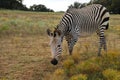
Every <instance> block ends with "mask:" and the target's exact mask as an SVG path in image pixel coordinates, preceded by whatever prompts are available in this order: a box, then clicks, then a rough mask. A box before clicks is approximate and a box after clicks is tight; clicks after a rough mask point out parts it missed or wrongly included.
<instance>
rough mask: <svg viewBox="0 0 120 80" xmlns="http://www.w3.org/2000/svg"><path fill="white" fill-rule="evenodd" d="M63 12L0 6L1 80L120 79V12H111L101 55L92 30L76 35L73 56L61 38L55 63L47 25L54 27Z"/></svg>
mask: <svg viewBox="0 0 120 80" xmlns="http://www.w3.org/2000/svg"><path fill="white" fill-rule="evenodd" d="M63 14H64V13H42V12H24V11H9V10H0V80H120V15H111V16H110V26H109V29H108V30H107V31H105V35H106V39H107V46H108V52H107V53H106V52H104V50H102V57H97V51H98V46H99V45H98V42H99V38H98V37H97V35H96V34H93V35H92V36H90V37H85V38H79V41H78V42H77V44H76V45H75V47H74V50H73V55H72V56H69V55H68V49H67V44H66V41H65V40H64V42H63V53H62V56H61V58H60V61H59V63H58V65H57V66H54V65H52V64H51V63H50V61H51V51H50V46H49V37H48V36H47V34H46V29H47V28H51V29H52V30H53V29H54V27H55V26H56V25H57V24H58V23H59V21H60V19H61V18H62V16H63Z"/></svg>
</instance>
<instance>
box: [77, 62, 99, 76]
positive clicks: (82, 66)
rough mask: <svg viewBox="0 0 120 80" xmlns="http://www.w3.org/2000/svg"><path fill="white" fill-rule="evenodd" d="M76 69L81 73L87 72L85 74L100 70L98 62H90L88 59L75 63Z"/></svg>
mask: <svg viewBox="0 0 120 80" xmlns="http://www.w3.org/2000/svg"><path fill="white" fill-rule="evenodd" d="M77 69H78V70H79V71H80V72H82V73H87V74H91V73H95V72H99V71H101V68H100V66H99V65H98V64H95V63H92V62H90V61H89V60H88V61H85V62H82V63H79V64H78V65H77Z"/></svg>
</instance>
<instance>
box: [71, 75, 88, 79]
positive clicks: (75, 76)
mask: <svg viewBox="0 0 120 80" xmlns="http://www.w3.org/2000/svg"><path fill="white" fill-rule="evenodd" d="M70 80H87V76H86V75H84V74H78V75H74V76H72V77H71V78H70Z"/></svg>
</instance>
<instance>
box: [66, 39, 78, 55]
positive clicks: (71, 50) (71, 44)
mask: <svg viewBox="0 0 120 80" xmlns="http://www.w3.org/2000/svg"><path fill="white" fill-rule="evenodd" d="M76 42H77V39H72V40H70V41H68V49H69V54H70V55H72V52H73V48H74V45H75V43H76Z"/></svg>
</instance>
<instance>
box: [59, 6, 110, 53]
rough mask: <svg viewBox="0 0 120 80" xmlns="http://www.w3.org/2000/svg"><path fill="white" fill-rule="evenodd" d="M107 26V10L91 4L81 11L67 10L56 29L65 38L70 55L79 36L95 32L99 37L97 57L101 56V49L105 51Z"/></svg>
mask: <svg viewBox="0 0 120 80" xmlns="http://www.w3.org/2000/svg"><path fill="white" fill-rule="evenodd" d="M108 26H109V12H108V11H107V9H106V8H105V7H103V6H102V5H100V4H93V5H89V6H87V7H84V8H81V9H68V10H67V11H66V13H65V14H64V16H63V18H62V20H61V21H60V24H59V25H58V27H57V29H58V30H61V32H62V36H66V40H67V41H68V46H69V52H70V54H71V53H72V49H73V46H74V44H75V43H76V42H77V40H78V37H79V36H86V35H90V34H92V33H94V32H96V33H97V34H98V36H99V37H100V47H99V51H98V55H101V54H100V53H101V48H102V47H103V48H104V50H107V47H106V40H105V36H104V31H105V30H107V29H108Z"/></svg>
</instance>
